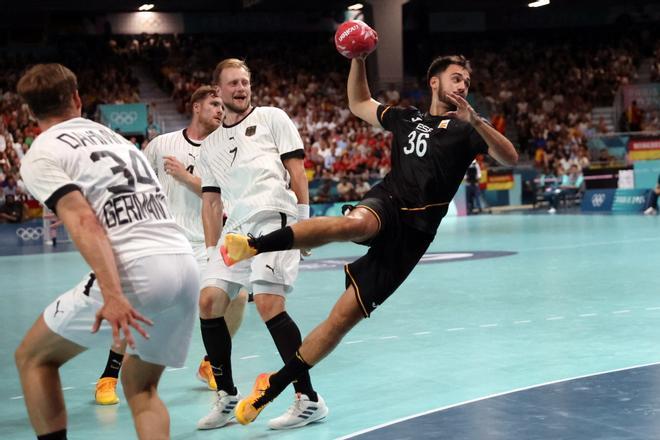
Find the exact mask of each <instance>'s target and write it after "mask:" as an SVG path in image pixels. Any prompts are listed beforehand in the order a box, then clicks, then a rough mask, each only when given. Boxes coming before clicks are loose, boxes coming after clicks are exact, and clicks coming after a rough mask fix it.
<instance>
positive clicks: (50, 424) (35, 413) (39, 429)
mask: <svg viewBox="0 0 660 440" xmlns="http://www.w3.org/2000/svg"><path fill="white" fill-rule="evenodd" d="M84 350H85V348H84V347H81V346H80V345H78V344H75V343H73V342H71V341H69V340H68V339H65V338H63V337H61V336H59V335H57V334H56V333H54V332H53V331H52V330H50V328H48V326H47V325H46V323H45V321H44V317H43V315H42V316H40V317H39V319H37V321H36V322H35V323H34V325H33V326H32V328H31V329H30V330H29V331H28V332H27V334H26V335H25V338H23V341H22V342H21V344H20V345H19V347H18V349H17V350H16V353H15V359H16V367H17V368H18V373H19V376H20V380H21V386H22V387H23V394H24V397H25V405H26V407H27V410H28V415H29V416H30V422H31V423H32V427H33V428H34V431H35V433H36V434H37V435H45V434H53V438H55V439H57V438H66V425H67V418H66V409H65V406H64V396H63V395H62V385H61V383H60V375H59V367H60V366H61V365H63V364H64V363H66V362H67V361H68V360H69V359H71V358H73V357H75V356H76V355H78V354H79V353H81V352H82V351H84ZM56 433H59V435H60V437H57V435H58V434H56Z"/></svg>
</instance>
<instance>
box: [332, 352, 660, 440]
mask: <svg viewBox="0 0 660 440" xmlns="http://www.w3.org/2000/svg"><path fill="white" fill-rule="evenodd" d="M653 365H660V362H653V363H650V364H642V365H633V366H632V367H625V368H618V369H616V370H607V371H600V372H598V373H592V374H585V375H582V376H575V377H569V378H567V379H559V380H553V381H551V382H545V383H540V384H537V385H531V386H528V387H523V388H516V389H514V390H511V391H505V392H503V393H497V394H491V395H488V396H484V397H478V398H476V399H471V400H466V401H464V402H459V403H454V404H452V405H447V406H442V407H440V408H435V409H431V410H429V411H424V412H421V413H417V414H413V415H411V416H407V417H402V418H400V419H396V420H392V421H391V422H387V423H382V424H380V425H376V426H372V427H371V428H366V429H363V430H361V431H356V432H353V433H351V434H347V435H345V436H343V437H338V438H336V439H335V440H346V439H349V438H353V437H356V436H358V435H361V434H366V433H367V432H371V431H375V430H377V429H380V428H385V427H386V426H391V425H395V424H397V423H401V422H405V421H406V420H410V419H414V418H416V417H422V416H425V415H428V414H432V413H435V412H440V411H445V410H448V409H451V408H456V407H459V406H463V405H469V404H470V403H475V402H480V401H482V400H488V399H492V398H494V397H500V396H506V395H507V394H513V393H518V392H520V391H526V390H531V389H534V388H540V387H543V386H547V385H554V384H558V383H562V382H569V381H571V380H577V379H584V378H586V377H595V376H600V375H603V374H610V373H617V372H619V371H626V370H634V369H635V368H644V367H651V366H653Z"/></svg>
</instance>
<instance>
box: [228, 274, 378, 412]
mask: <svg viewBox="0 0 660 440" xmlns="http://www.w3.org/2000/svg"><path fill="white" fill-rule="evenodd" d="M364 317H365V315H364V313H363V311H362V308H361V307H360V305H359V304H358V302H357V299H356V295H355V289H354V287H353V286H352V285H351V286H349V288H348V289H346V291H345V292H344V293H343V295H342V296H341V297H340V298H339V300H338V301H337V303H336V304H335V306H334V307H333V308H332V311H331V312H330V315H329V316H328V317H327V318H326V320H325V321H323V322H322V323H321V324H320V325H319V326H317V327H316V328H315V329H314V330H312V332H311V333H310V334H309V335H307V337H305V339H304V340H303V342H302V345H301V346H300V348H299V349H298V351H297V352H296V356H294V357H293V358H292V359H291V360H290V361H288V362H287V363H286V365H284V367H283V368H282V369H281V370H280V371H278V372H277V373H274V374H261V375H259V376H258V377H257V380H256V382H255V385H254V388H253V389H252V393H251V394H250V395H249V396H248V397H246V398H245V399H242V400H241V401H240V402H239V403H238V406H237V407H236V420H237V421H238V422H239V423H241V424H243V425H247V424H248V423H252V422H253V421H254V420H255V419H256V418H257V416H258V415H259V413H261V411H262V410H263V409H264V408H265V407H266V405H267V404H268V403H270V402H271V401H272V400H273V399H275V398H276V397H277V396H278V395H279V394H280V393H281V392H282V391H284V389H285V388H286V387H287V386H288V385H289V384H290V383H291V382H293V381H294V380H295V379H296V378H297V377H298V376H300V375H301V374H304V373H306V372H307V371H308V370H309V369H310V368H311V367H312V366H313V365H315V364H316V363H318V362H320V361H321V360H322V359H323V358H324V357H325V356H327V355H328V354H329V353H330V352H331V351H332V350H334V348H335V347H336V346H337V344H339V342H340V341H341V340H342V338H343V337H344V336H345V335H346V334H347V333H348V332H349V331H350V330H351V329H352V328H353V327H354V326H355V325H356V324H357V323H358V322H360V321H361V320H362V319H363V318H364Z"/></svg>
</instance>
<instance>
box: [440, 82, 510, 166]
mask: <svg viewBox="0 0 660 440" xmlns="http://www.w3.org/2000/svg"><path fill="white" fill-rule="evenodd" d="M446 96H447V97H448V98H449V100H450V101H452V102H453V103H454V105H456V111H453V112H448V113H447V115H452V116H455V117H456V118H458V119H460V120H462V121H465V122H467V123H469V124H470V125H472V127H473V128H474V130H475V131H476V132H477V133H478V134H479V136H481V138H482V139H483V140H484V142H486V145H488V154H489V155H490V156H491V157H492V158H494V159H495V160H497V161H498V162H499V163H501V164H502V165H506V166H514V165H515V164H516V163H518V152H517V151H516V148H515V147H514V146H513V144H512V143H511V141H510V140H509V139H507V138H506V136H504V135H503V134H502V133H500V132H499V131H497V130H496V129H495V127H493V126H491V125H489V124H487V123H485V122H484V120H483V119H481V117H480V116H479V114H478V113H477V112H476V111H474V109H473V108H472V106H471V105H470V104H469V103H468V102H467V100H466V99H465V98H463V97H462V96H461V95H459V94H457V93H448V94H447V95H446Z"/></svg>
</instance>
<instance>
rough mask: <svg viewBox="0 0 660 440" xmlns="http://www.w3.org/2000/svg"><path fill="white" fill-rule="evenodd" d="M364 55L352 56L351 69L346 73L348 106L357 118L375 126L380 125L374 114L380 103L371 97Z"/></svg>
mask: <svg viewBox="0 0 660 440" xmlns="http://www.w3.org/2000/svg"><path fill="white" fill-rule="evenodd" d="M365 58H366V56H365V57H363V58H353V60H352V61H351V71H350V72H349V74H348V84H347V85H346V89H347V92H348V108H349V109H350V110H351V113H353V114H354V115H355V116H357V117H358V118H360V119H362V120H363V121H365V122H368V123H369V124H371V125H373V126H375V127H381V125H380V122H378V117H377V116H376V111H377V110H378V106H379V105H380V103H379V102H378V101H376V100H375V99H373V98H372V97H371V92H370V91H369V83H368V82H367V69H366V66H365V62H364V60H365Z"/></svg>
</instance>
